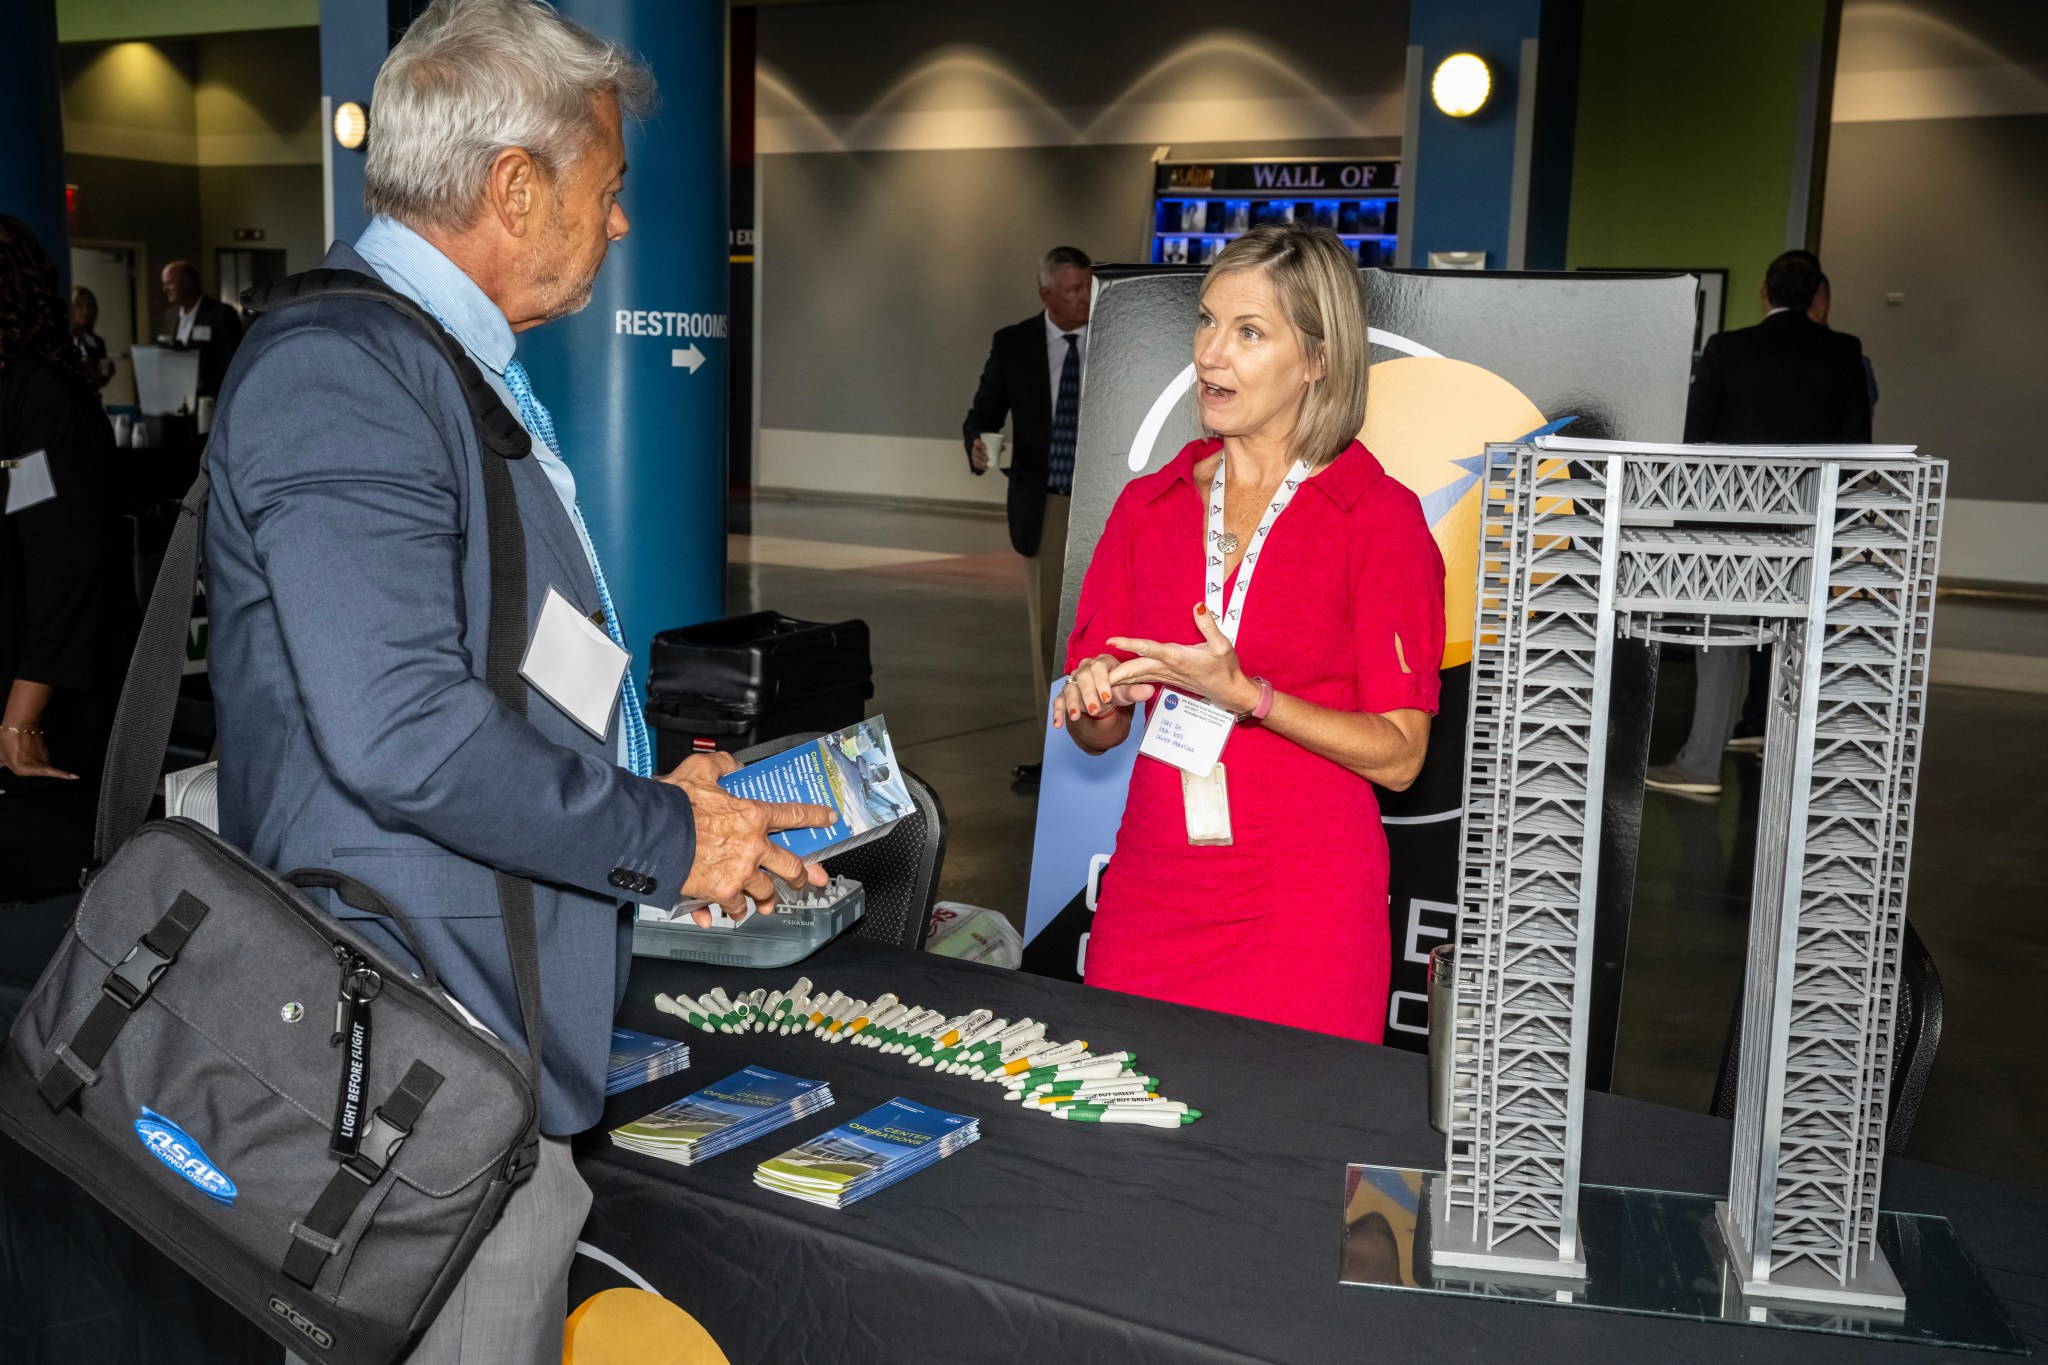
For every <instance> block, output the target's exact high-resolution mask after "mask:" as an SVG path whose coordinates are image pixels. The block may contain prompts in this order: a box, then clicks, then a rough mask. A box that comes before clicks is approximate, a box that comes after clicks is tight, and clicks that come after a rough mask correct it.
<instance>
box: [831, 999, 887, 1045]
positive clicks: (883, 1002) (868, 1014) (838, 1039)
mask: <svg viewBox="0 0 2048 1365" xmlns="http://www.w3.org/2000/svg"><path fill="white" fill-rule="evenodd" d="M895 1003H896V997H895V996H893V995H887V994H884V995H878V996H876V997H875V998H874V1000H873V1001H871V1002H870V1003H869V1004H868V1005H867V1006H866V1007H865V1008H863V1009H858V1010H855V1011H854V1012H853V1014H854V1017H853V1018H852V1019H849V1020H848V1021H847V1022H846V1025H845V1028H844V1030H843V1031H842V1030H841V1029H838V1028H835V1029H834V1030H833V1031H832V1039H831V1041H833V1042H835V1043H843V1042H845V1041H846V1040H847V1039H849V1038H853V1037H856V1036H858V1035H859V1034H860V1033H861V1032H862V1031H863V1030H864V1029H866V1028H867V1027H868V1025H870V1024H872V1023H874V1022H875V1016H876V1015H878V1014H880V1013H881V1012H882V1011H883V1010H885V1009H888V1008H889V1006H891V1005H893V1004H895Z"/></svg>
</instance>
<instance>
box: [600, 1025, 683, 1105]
mask: <svg viewBox="0 0 2048 1365" xmlns="http://www.w3.org/2000/svg"><path fill="white" fill-rule="evenodd" d="M689 1065H690V1045H689V1044H688V1043H681V1042H677V1041H676V1040H675V1039H673V1038H657V1037H655V1036H654V1035H653V1034H651V1033H635V1032H634V1031H633V1030H632V1029H629V1028H615V1029H613V1030H612V1065H611V1071H610V1072H609V1073H608V1074H607V1075H606V1076H605V1078H604V1093H605V1094H607V1095H616V1094H619V1093H620V1092H622V1091H626V1090H631V1089H632V1088H633V1087H634V1086H637V1085H645V1084H647V1083H648V1082H649V1081H658V1080H660V1079H661V1078H662V1077H663V1076H673V1075H675V1074H676V1072H678V1071H683V1070H687V1069H688V1067H689Z"/></svg>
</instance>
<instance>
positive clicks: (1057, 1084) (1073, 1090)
mask: <svg viewBox="0 0 2048 1365" xmlns="http://www.w3.org/2000/svg"><path fill="white" fill-rule="evenodd" d="M1158 1084H1159V1082H1158V1080H1157V1079H1156V1078H1155V1077H1152V1076H1140V1075H1138V1074H1137V1073H1136V1072H1133V1073H1131V1074H1130V1075H1128V1076H1114V1077H1111V1078H1109V1079H1107V1080H1093V1081H1045V1082H1042V1083H1040V1084H1038V1085H1035V1086H1031V1087H1028V1088H1027V1089H1025V1090H1023V1091H1021V1092H1020V1093H1019V1095H1018V1098H1019V1099H1022V1100H1025V1101H1027V1102H1028V1101H1031V1100H1035V1099H1043V1098H1045V1097H1046V1096H1048V1095H1096V1094H1103V1093H1107V1092H1111V1091H1117V1090H1129V1089H1131V1088H1133V1087H1136V1088H1138V1089H1140V1090H1146V1089H1150V1088H1151V1087H1153V1086H1156V1085H1158Z"/></svg>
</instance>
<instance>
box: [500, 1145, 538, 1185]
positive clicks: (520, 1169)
mask: <svg viewBox="0 0 2048 1365" xmlns="http://www.w3.org/2000/svg"><path fill="white" fill-rule="evenodd" d="M539 1165H540V1141H539V1139H537V1138H536V1139H532V1140H521V1142H520V1143H519V1145H518V1146H516V1147H514V1148H513V1149H512V1150H511V1151H510V1152H509V1153H507V1154H506V1156H505V1178H506V1179H507V1180H509V1181H510V1182H511V1183H512V1184H514V1185H523V1184H525V1183H526V1179H527V1177H528V1176H530V1175H532V1174H533V1172H534V1169H535V1168H536V1167H538V1166H539Z"/></svg>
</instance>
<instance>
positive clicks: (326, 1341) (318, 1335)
mask: <svg viewBox="0 0 2048 1365" xmlns="http://www.w3.org/2000/svg"><path fill="white" fill-rule="evenodd" d="M270 1311H271V1312H273V1313H275V1314H277V1315H278V1316H279V1317H281V1318H283V1319H284V1320H285V1321H286V1322H288V1323H290V1324H291V1325H292V1327H293V1329H294V1330H296V1331H297V1332H298V1334H299V1335H300V1336H302V1337H304V1338H305V1339H306V1340H308V1341H310V1342H312V1343H313V1344H314V1345H315V1346H318V1347H319V1348H320V1349H321V1350H323V1351H325V1350H327V1349H329V1348H330V1347H332V1346H333V1345H334V1333H332V1332H330V1331H328V1330H327V1329H326V1328H325V1327H322V1326H321V1325H320V1324H319V1323H317V1322H315V1321H313V1320H312V1319H311V1318H309V1317H307V1316H306V1315H305V1314H304V1313H301V1312H300V1311H299V1310H298V1309H296V1308H294V1307H292V1306H291V1305H290V1304H288V1303H286V1302H285V1301H284V1300H283V1299H280V1298H279V1297H277V1295H275V1294H272V1295H271V1296H270Z"/></svg>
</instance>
